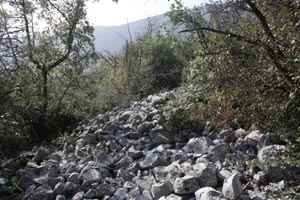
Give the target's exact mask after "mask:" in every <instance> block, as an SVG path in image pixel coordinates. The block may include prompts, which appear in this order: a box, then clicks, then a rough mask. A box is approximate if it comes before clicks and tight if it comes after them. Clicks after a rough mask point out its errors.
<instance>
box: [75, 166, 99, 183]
mask: <svg viewBox="0 0 300 200" xmlns="http://www.w3.org/2000/svg"><path fill="white" fill-rule="evenodd" d="M80 177H81V179H82V180H83V181H86V182H88V183H90V184H92V183H97V182H100V181H101V179H102V176H101V173H100V172H99V170H96V169H91V168H89V167H85V168H84V169H83V170H82V171H81V173H80Z"/></svg>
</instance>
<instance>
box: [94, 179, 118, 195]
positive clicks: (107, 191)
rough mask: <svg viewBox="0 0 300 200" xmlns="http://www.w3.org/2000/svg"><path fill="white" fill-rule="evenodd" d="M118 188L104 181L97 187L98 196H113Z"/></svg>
mask: <svg viewBox="0 0 300 200" xmlns="http://www.w3.org/2000/svg"><path fill="white" fill-rule="evenodd" d="M115 191H116V189H115V188H114V187H112V186H111V185H110V184H107V183H104V184H101V185H99V186H98V187H97V188H96V197H97V198H103V197H104V196H106V195H108V196H112V195H113V194H114V193H115Z"/></svg>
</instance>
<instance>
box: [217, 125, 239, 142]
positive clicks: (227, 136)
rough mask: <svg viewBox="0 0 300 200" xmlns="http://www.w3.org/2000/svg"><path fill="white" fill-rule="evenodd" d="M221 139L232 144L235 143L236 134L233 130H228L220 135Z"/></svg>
mask: <svg viewBox="0 0 300 200" xmlns="http://www.w3.org/2000/svg"><path fill="white" fill-rule="evenodd" d="M219 138H220V139H222V140H224V141H225V142H227V143H231V142H234V141H235V132H234V131H233V129H231V128H230V129H226V130H223V131H221V132H220V133H219Z"/></svg>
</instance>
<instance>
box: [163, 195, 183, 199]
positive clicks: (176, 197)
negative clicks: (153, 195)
mask: <svg viewBox="0 0 300 200" xmlns="http://www.w3.org/2000/svg"><path fill="white" fill-rule="evenodd" d="M159 200H182V197H181V196H177V195H175V194H171V195H169V196H167V197H161V198H159Z"/></svg>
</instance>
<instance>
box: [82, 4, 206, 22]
mask: <svg viewBox="0 0 300 200" xmlns="http://www.w3.org/2000/svg"><path fill="white" fill-rule="evenodd" d="M173 2H174V0H170V1H168V0H119V2H118V3H113V2H112V0H98V2H95V3H92V2H89V3H88V10H87V15H88V18H89V20H90V22H91V23H92V25H94V26H111V25H120V24H126V23H127V21H128V22H132V21H136V20H139V19H143V18H147V17H151V16H155V15H159V14H163V13H165V12H166V11H168V10H169V8H170V5H171V3H173ZM182 2H183V3H184V5H186V6H188V7H191V6H193V5H200V4H201V2H202V3H203V2H205V0H182Z"/></svg>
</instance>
